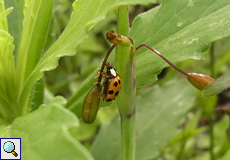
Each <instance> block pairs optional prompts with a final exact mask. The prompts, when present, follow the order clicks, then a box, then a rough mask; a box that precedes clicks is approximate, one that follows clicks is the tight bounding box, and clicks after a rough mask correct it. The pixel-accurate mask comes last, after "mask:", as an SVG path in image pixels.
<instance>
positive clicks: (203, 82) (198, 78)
mask: <svg viewBox="0 0 230 160" xmlns="http://www.w3.org/2000/svg"><path fill="white" fill-rule="evenodd" d="M187 79H188V81H189V82H190V83H191V84H192V85H193V86H194V87H196V88H197V89H199V90H203V89H204V88H205V87H206V86H207V85H208V84H210V83H212V82H214V81H215V79H213V78H212V77H209V76H207V75H205V74H199V73H188V76H187Z"/></svg>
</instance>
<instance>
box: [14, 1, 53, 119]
mask: <svg viewBox="0 0 230 160" xmlns="http://www.w3.org/2000/svg"><path fill="white" fill-rule="evenodd" d="M52 4H53V2H52V1H47V0H27V1H26V2H25V8H24V16H25V18H24V21H23V31H22V36H21V42H20V46H19V50H18V58H17V67H16V68H17V83H18V84H17V85H18V88H19V89H18V92H19V95H20V96H21V97H20V98H22V97H23V99H24V100H25V101H23V102H20V104H19V108H20V109H19V112H20V115H23V114H25V113H28V111H29V109H30V101H31V99H32V98H31V96H29V95H24V94H21V91H22V89H23V88H24V84H25V80H26V79H27V77H28V76H29V75H30V74H31V72H32V71H33V69H34V67H35V65H36V64H37V62H38V61H39V59H40V56H41V53H42V49H43V46H44V44H45V40H46V35H47V31H48V26H49V22H50V17H51V13H52ZM27 89H28V91H30V89H32V87H31V86H28V88H27ZM29 97H30V100H29V99H28V98H29Z"/></svg>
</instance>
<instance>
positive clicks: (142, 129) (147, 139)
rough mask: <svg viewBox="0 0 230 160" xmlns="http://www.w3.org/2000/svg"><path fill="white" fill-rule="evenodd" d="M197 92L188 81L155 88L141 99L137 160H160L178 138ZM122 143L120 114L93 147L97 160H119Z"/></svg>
mask: <svg viewBox="0 0 230 160" xmlns="http://www.w3.org/2000/svg"><path fill="white" fill-rule="evenodd" d="M178 88H180V90H178ZM194 91H195V90H194V89H193V88H191V86H190V84H189V83H187V81H186V80H185V79H183V80H173V81H170V82H168V83H166V84H164V85H162V86H154V87H151V88H150V89H149V90H147V91H146V92H145V93H144V94H142V95H141V96H140V97H138V99H137V104H136V106H137V107H136V159H137V160H145V159H146V160H147V159H152V158H154V157H156V156H157V155H158V154H159V150H160V149H161V148H163V147H164V146H165V145H166V144H167V143H168V142H169V140H170V139H172V138H173V137H174V136H175V135H176V133H177V131H178V126H179V124H180V121H181V118H182V117H183V115H184V114H185V113H186V111H187V110H188V109H189V108H190V107H191V106H192V104H193V102H194V96H193V95H194ZM108 135H109V136H108ZM107 142H113V143H107ZM120 142H121V137H120V121H119V116H118V114H117V115H116V116H115V117H114V118H113V120H112V121H111V122H110V123H108V124H104V125H102V127H101V130H100V132H99V135H98V137H97V138H96V140H95V142H94V144H93V146H92V153H93V155H94V157H95V159H96V160H97V159H98V160H107V159H111V160H115V159H119V158H120V157H121V145H120ZM105 151H106V154H105Z"/></svg>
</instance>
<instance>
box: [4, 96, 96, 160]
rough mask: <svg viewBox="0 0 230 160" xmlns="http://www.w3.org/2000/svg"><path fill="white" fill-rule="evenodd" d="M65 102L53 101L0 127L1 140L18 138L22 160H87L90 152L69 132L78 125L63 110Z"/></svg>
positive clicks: (62, 100) (68, 113)
mask: <svg viewBox="0 0 230 160" xmlns="http://www.w3.org/2000/svg"><path fill="white" fill-rule="evenodd" d="M65 102H66V101H65V99H64V98H62V97H56V98H54V99H53V100H52V101H51V102H50V103H49V104H48V105H47V106H46V105H42V106H40V107H39V109H37V110H36V111H34V112H32V113H30V114H27V115H26V116H22V117H19V118H16V119H15V120H14V121H13V123H12V124H11V125H9V126H1V127H0V137H4V138H21V144H22V146H21V150H22V152H21V154H22V159H23V160H31V159H34V160H57V159H68V160H76V159H79V160H90V159H93V158H92V157H91V156H90V154H89V152H88V151H87V150H86V149H85V148H84V147H83V146H82V145H81V143H80V142H78V141H77V140H76V139H75V138H73V137H72V136H71V134H70V133H69V132H68V129H70V128H72V127H76V126H78V119H77V118H76V116H75V115H74V114H73V113H72V112H70V111H68V110H67V109H65V108H63V106H62V105H63V104H65Z"/></svg>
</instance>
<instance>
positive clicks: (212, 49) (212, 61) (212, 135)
mask: <svg viewBox="0 0 230 160" xmlns="http://www.w3.org/2000/svg"><path fill="white" fill-rule="evenodd" d="M214 51H215V42H213V43H212V46H211V49H210V72H211V77H214V76H215V75H214V74H215V73H214V65H215V59H214ZM209 122H210V123H209V133H210V134H209V140H210V149H209V153H210V160H215V157H214V152H213V148H214V133H213V117H212V116H210V118H209Z"/></svg>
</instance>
